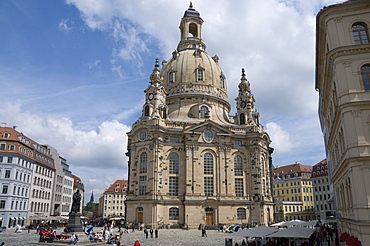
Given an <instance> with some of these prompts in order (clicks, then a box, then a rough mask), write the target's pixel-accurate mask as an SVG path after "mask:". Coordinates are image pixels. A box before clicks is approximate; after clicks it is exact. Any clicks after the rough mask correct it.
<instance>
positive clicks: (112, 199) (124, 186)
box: [99, 180, 128, 220]
mask: <svg viewBox="0 0 370 246" xmlns="http://www.w3.org/2000/svg"><path fill="white" fill-rule="evenodd" d="M127 191H128V181H127V180H116V181H115V182H114V183H113V184H112V185H111V186H110V187H109V188H108V189H107V190H105V191H104V193H103V194H102V196H101V197H102V199H101V201H102V203H101V204H104V206H102V208H101V209H102V210H103V218H104V219H115V220H124V219H125V200H126V195H127ZM99 203H100V200H99Z"/></svg>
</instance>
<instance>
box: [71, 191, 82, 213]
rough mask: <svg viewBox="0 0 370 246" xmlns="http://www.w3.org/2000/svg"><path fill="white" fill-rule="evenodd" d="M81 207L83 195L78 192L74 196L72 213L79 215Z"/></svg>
mask: <svg viewBox="0 0 370 246" xmlns="http://www.w3.org/2000/svg"><path fill="white" fill-rule="evenodd" d="M80 205H81V194H80V191H79V190H77V191H76V192H75V193H74V194H73V202H72V208H71V213H79V212H80Z"/></svg>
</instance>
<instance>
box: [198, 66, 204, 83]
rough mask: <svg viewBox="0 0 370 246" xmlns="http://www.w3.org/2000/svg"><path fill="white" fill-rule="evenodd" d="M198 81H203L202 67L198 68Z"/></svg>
mask: <svg viewBox="0 0 370 246" xmlns="http://www.w3.org/2000/svg"><path fill="white" fill-rule="evenodd" d="M197 75H198V76H197V81H203V70H202V69H198V71H197Z"/></svg>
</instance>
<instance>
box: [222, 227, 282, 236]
mask: <svg viewBox="0 0 370 246" xmlns="http://www.w3.org/2000/svg"><path fill="white" fill-rule="evenodd" d="M277 231H279V229H276V228H273V227H268V226H260V227H255V228H251V229H245V230H241V231H238V232H234V233H231V234H227V236H228V237H266V236H267V235H270V234H271V233H274V232H277Z"/></svg>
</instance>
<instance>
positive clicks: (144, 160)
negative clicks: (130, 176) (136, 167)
mask: <svg viewBox="0 0 370 246" xmlns="http://www.w3.org/2000/svg"><path fill="white" fill-rule="evenodd" d="M147 169H148V154H147V153H146V152H143V153H141V154H140V173H146V172H147V171H148V170H147Z"/></svg>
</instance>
